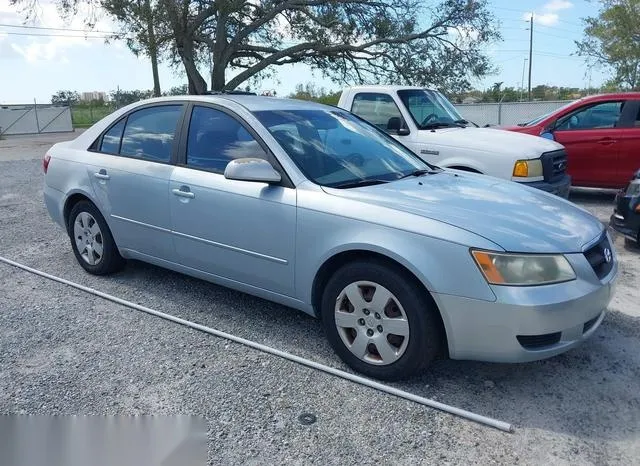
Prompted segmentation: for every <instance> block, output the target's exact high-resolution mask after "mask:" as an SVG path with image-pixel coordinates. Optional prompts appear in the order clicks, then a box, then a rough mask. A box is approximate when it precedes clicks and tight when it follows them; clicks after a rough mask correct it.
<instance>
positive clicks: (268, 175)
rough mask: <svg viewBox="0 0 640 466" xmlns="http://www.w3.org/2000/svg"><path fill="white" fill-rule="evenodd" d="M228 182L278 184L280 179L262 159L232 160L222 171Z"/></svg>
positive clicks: (273, 169)
mask: <svg viewBox="0 0 640 466" xmlns="http://www.w3.org/2000/svg"><path fill="white" fill-rule="evenodd" d="M224 177H225V178H227V179H228V180H238V181H254V182H259V183H269V184H271V183H279V182H280V180H281V179H282V177H281V176H280V173H278V172H277V171H276V170H275V168H273V167H272V166H271V164H270V163H269V162H267V161H266V160H264V159H257V158H242V159H235V160H232V161H231V162H229V163H228V164H227V167H226V168H225V169H224Z"/></svg>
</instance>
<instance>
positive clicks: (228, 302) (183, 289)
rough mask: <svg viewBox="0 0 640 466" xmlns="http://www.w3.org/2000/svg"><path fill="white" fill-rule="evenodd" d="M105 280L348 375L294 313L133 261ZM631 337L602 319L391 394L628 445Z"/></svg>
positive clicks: (612, 319) (442, 368) (319, 335)
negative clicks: (546, 355)
mask: <svg viewBox="0 0 640 466" xmlns="http://www.w3.org/2000/svg"><path fill="white" fill-rule="evenodd" d="M109 281H110V282H117V283H114V285H117V287H118V288H120V289H127V290H128V292H127V293H126V294H125V295H124V296H123V295H122V294H119V296H123V297H125V296H126V299H132V300H134V301H136V302H138V301H139V302H140V303H141V304H145V305H148V306H150V307H157V308H158V309H162V310H163V311H165V312H170V313H173V314H175V315H179V316H180V317H184V318H186V319H189V320H193V321H195V322H198V323H201V324H203V325H208V326H211V327H214V328H218V329H220V330H224V331H228V332H231V333H234V334H236V335H239V336H243V337H245V338H249V339H253V340H256V341H259V342H261V343H265V344H268V345H270V346H273V347H276V348H279V349H283V350H285V351H290V352H291V353H294V354H297V355H300V356H303V357H306V358H309V359H312V360H314V361H318V362H321V363H324V364H327V365H330V366H333V367H338V368H341V369H345V370H348V369H347V368H346V367H345V366H344V365H343V364H342V363H341V361H340V360H339V359H338V357H337V356H335V354H334V353H333V351H332V350H331V349H330V347H329V345H328V343H327V342H326V340H325V337H324V332H323V330H322V327H321V323H320V321H318V320H316V319H313V318H311V317H309V316H307V315H305V314H303V313H302V312H298V311H295V310H293V309H290V308H287V307H284V306H280V305H278V304H274V303H271V302H268V301H265V300H262V299H259V298H255V297H252V296H250V295H246V294H244V293H240V292H235V291H232V290H228V289H226V288H223V287H219V286H216V285H213V284H210V283H208V282H205V281H202V280H198V279H194V278H190V277H187V276H184V275H181V274H178V273H173V272H169V271H165V270H164V269H161V268H158V267H155V266H152V265H148V264H144V263H140V262H135V261H131V262H130V263H129V265H128V266H127V267H126V269H125V270H124V271H123V272H121V273H119V274H117V275H116V276H113V277H111V278H110V279H109ZM139 285H144V286H145V288H144V291H145V294H146V293H148V292H150V293H151V295H152V299H151V302H149V295H146V296H142V295H141V296H140V299H135V298H136V293H131V292H132V291H134V290H135V289H136V288H137V287H138V286H139ZM105 291H107V290H105ZM639 335H640V318H634V317H631V316H629V315H626V314H622V313H619V312H612V313H609V314H608V315H607V317H606V318H605V320H604V322H603V324H602V326H601V327H600V328H599V329H598V331H597V332H596V334H595V335H594V336H593V337H592V338H591V339H590V340H588V341H587V342H585V344H584V345H583V346H582V347H580V348H577V349H574V350H572V351H569V352H568V353H565V354H563V355H560V356H557V357H555V358H552V359H548V360H545V361H539V362H534V363H527V364H488V363H478V362H472V361H451V360H441V361H436V362H435V363H434V364H433V365H432V367H431V368H430V369H429V370H428V371H427V372H426V373H425V374H424V375H422V376H419V377H416V378H413V379H411V380H409V381H406V382H402V383H396V384H394V386H396V387H398V388H401V389H404V390H407V391H409V392H412V393H415V394H418V395H422V396H425V397H429V398H434V399H436V400H438V401H441V402H443V403H447V404H451V405H454V406H457V407H461V408H465V409H468V410H471V411H474V412H477V413H478V414H483V415H487V416H492V417H495V418H498V419H500V420H503V421H506V422H511V423H513V424H514V425H516V426H517V427H526V428H535V429H542V430H545V431H551V432H557V433H562V434H569V435H573V436H577V437H585V438H588V439H608V440H615V439H623V438H629V437H633V436H637V435H640V339H639V338H638V336H639ZM256 370H259V369H256ZM363 390H368V389H365V388H363Z"/></svg>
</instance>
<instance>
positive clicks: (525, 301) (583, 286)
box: [434, 253, 618, 363]
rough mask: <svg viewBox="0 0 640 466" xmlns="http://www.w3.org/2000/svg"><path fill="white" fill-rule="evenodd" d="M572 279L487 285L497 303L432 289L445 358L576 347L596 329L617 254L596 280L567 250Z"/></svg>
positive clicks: (493, 357) (520, 355) (533, 354)
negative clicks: (527, 284) (540, 283)
mask: <svg viewBox="0 0 640 466" xmlns="http://www.w3.org/2000/svg"><path fill="white" fill-rule="evenodd" d="M566 257H567V259H568V260H569V262H570V263H571V265H572V267H573V268H574V270H575V271H576V275H577V278H576V279H575V280H573V281H570V282H565V283H558V284H553V285H545V286H532V287H512V286H492V287H491V288H492V291H493V292H494V294H495V296H496V301H493V302H491V301H483V300H478V299H471V298H464V297H460V296H453V295H445V294H438V293H434V299H435V301H436V303H437V305H438V307H439V309H440V311H441V314H442V318H443V321H444V324H445V329H446V332H447V340H448V344H449V356H450V357H451V358H452V359H470V360H479V361H487V362H510V363H513V362H527V361H535V360H539V359H545V358H548V357H551V356H555V355H557V354H560V353H563V352H565V351H567V350H569V349H571V348H574V347H576V346H578V345H580V344H581V343H582V342H583V341H584V340H585V339H587V338H589V337H590V336H591V335H592V334H593V333H594V332H595V331H596V329H597V328H598V326H599V325H600V323H601V322H602V319H603V318H604V315H605V310H606V307H607V305H608V304H609V301H610V300H611V297H612V295H613V291H614V287H615V278H616V275H617V270H618V266H617V257H616V256H615V253H614V258H613V260H614V264H613V267H612V269H611V271H610V272H609V273H608V274H607V276H605V277H603V278H602V280H599V279H598V277H597V276H596V274H595V273H594V271H593V269H592V268H591V266H590V265H589V262H588V261H587V259H586V258H585V256H584V254H579V253H578V254H567V255H566Z"/></svg>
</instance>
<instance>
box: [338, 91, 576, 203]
mask: <svg viewBox="0 0 640 466" xmlns="http://www.w3.org/2000/svg"><path fill="white" fill-rule="evenodd" d="M338 107H340V108H343V109H345V110H349V111H351V112H352V113H355V114H356V115H358V116H359V117H361V118H363V119H365V120H367V121H368V122H370V123H372V124H374V125H375V126H377V127H378V128H380V129H382V130H384V131H386V132H387V133H389V134H390V135H392V136H393V137H394V138H396V139H397V140H398V141H400V142H402V143H403V144H404V145H405V146H407V147H408V148H410V149H411V150H412V151H414V152H415V153H416V154H417V155H418V156H419V157H420V158H422V159H423V160H425V161H426V162H429V163H432V164H434V165H437V166H439V167H443V168H454V169H459V170H466V171H472V172H476V173H483V174H485V175H490V176H495V177H498V178H503V179H508V180H512V181H517V182H520V183H525V184H527V185H528V186H532V187H536V188H539V189H542V190H544V191H547V192H551V193H554V194H557V195H559V196H562V197H565V198H566V197H568V196H569V188H570V187H571V178H570V177H569V175H567V173H566V168H567V156H566V153H565V150H564V147H563V146H561V145H560V144H558V143H556V142H553V141H550V140H548V139H544V138H540V137H537V136H529V135H525V134H520V133H514V132H510V131H503V130H499V129H492V128H477V127H474V126H472V125H471V124H470V123H469V122H467V121H466V120H464V119H463V117H462V116H461V115H460V114H459V113H458V111H457V110H456V108H455V107H454V106H453V105H452V104H451V102H449V101H448V100H447V98H446V97H445V96H444V95H443V94H441V93H440V92H438V91H434V90H430V89H424V88H420V87H407V86H356V87H350V88H347V89H345V90H343V91H342V95H341V96H340V102H339V103H338Z"/></svg>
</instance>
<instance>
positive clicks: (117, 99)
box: [109, 89, 153, 108]
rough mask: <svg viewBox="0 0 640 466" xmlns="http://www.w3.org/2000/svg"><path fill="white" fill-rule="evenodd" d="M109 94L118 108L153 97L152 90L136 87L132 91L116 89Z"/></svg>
mask: <svg viewBox="0 0 640 466" xmlns="http://www.w3.org/2000/svg"><path fill="white" fill-rule="evenodd" d="M109 95H110V96H111V101H112V102H113V104H114V105H115V106H116V108H120V107H124V106H125V105H129V104H132V103H134V102H138V101H140V100H144V99H149V98H151V97H153V91H152V90H150V89H149V90H146V91H141V90H137V89H136V90H133V91H123V90H120V89H118V90H117V91H111V92H110V93H109Z"/></svg>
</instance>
